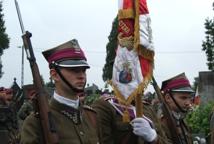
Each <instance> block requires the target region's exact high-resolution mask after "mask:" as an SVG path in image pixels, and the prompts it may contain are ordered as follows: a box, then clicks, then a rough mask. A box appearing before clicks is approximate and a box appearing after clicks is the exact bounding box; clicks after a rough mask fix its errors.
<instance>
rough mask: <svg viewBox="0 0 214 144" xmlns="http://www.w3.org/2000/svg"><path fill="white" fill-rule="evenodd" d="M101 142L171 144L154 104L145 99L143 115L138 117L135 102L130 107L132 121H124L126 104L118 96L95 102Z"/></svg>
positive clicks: (111, 143)
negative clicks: (119, 101) (153, 106)
mask: <svg viewBox="0 0 214 144" xmlns="http://www.w3.org/2000/svg"><path fill="white" fill-rule="evenodd" d="M93 107H94V108H95V110H96V112H97V129H98V136H99V141H100V143H101V144H170V143H171V142H170V140H168V139H167V137H166V135H165V133H164V131H162V128H161V124H160V121H159V120H158V118H157V115H156V113H155V112H154V111H153V108H152V106H151V105H150V104H149V103H148V102H145V101H143V108H142V109H143V116H142V117H140V118H136V116H135V113H136V112H135V104H134V102H133V103H132V105H130V107H129V108H128V112H129V115H130V120H131V122H123V120H122V117H123V114H124V109H125V106H124V105H122V104H120V103H118V100H117V98H116V97H102V98H101V99H99V100H98V101H96V102H95V103H94V104H93Z"/></svg>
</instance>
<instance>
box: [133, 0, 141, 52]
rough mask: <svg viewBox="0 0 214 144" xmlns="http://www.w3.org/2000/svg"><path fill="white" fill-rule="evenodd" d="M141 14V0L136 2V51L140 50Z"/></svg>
mask: <svg viewBox="0 0 214 144" xmlns="http://www.w3.org/2000/svg"><path fill="white" fill-rule="evenodd" d="M139 12H140V8H139V0H135V21H134V49H138V46H139V44H140V26H139Z"/></svg>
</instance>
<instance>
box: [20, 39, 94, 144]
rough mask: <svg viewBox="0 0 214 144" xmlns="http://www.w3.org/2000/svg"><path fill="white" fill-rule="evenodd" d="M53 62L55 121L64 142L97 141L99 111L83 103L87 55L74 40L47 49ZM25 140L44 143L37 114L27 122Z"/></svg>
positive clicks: (51, 72) (75, 143)
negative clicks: (96, 118) (96, 120)
mask: <svg viewBox="0 0 214 144" xmlns="http://www.w3.org/2000/svg"><path fill="white" fill-rule="evenodd" d="M43 55H44V57H45V59H46V60H47V61H48V63H49V68H50V75H51V78H52V79H53V80H54V82H55V91H54V94H53V96H52V97H51V99H50V103H49V106H50V109H51V112H52V115H53V122H54V125H55V127H56V132H57V135H58V137H59V143H61V144H71V143H73V144H97V143H98V138H97V134H96V129H95V123H94V119H93V117H94V116H95V115H96V113H95V111H94V110H93V109H92V108H90V107H87V106H84V105H82V104H81V102H80V100H79V95H82V93H83V91H84V87H85V84H86V70H87V69H88V68H89V65H88V63H87V60H86V57H85V55H84V53H83V51H82V49H81V48H80V46H79V44H78V41H77V40H75V39H73V40H71V41H68V42H66V43H63V44H61V45H59V46H57V47H55V48H52V49H49V50H46V51H44V52H43ZM21 143H23V144H27V143H31V144H42V143H43V141H42V131H41V126H40V123H39V118H38V116H37V114H31V115H29V116H28V117H27V118H26V119H25V121H24V124H23V129H22V133H21Z"/></svg>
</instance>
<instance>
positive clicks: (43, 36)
mask: <svg viewBox="0 0 214 144" xmlns="http://www.w3.org/2000/svg"><path fill="white" fill-rule="evenodd" d="M212 2H213V0H203V1H201V0H148V7H149V11H150V16H151V19H152V30H153V37H154V45H155V51H156V56H155V70H154V76H155V77H156V79H157V81H158V83H159V84H161V81H162V80H165V79H168V78H170V77H172V76H174V75H176V74H178V73H181V72H185V73H186V75H187V77H188V78H189V79H190V80H191V82H192V81H193V80H194V77H197V76H198V72H199V71H206V70H207V66H206V56H205V54H204V52H202V51H201V49H202V47H201V44H202V40H204V37H205V34H204V31H205V29H204V22H205V19H206V18H207V17H209V18H212V17H213V11H212ZM18 3H19V6H20V9H21V14H22V19H23V22H24V26H25V30H28V31H30V32H31V33H32V34H33V37H32V38H31V41H32V45H33V48H34V53H35V56H36V59H37V63H38V65H39V69H40V73H41V74H42V75H43V77H44V79H45V81H46V82H47V81H49V71H48V65H47V62H46V61H45V59H44V58H43V56H42V54H41V51H43V50H45V49H49V48H52V47H55V46H56V45H58V44H60V43H63V42H65V41H68V40H70V39H72V38H76V39H78V41H79V43H80V46H81V47H82V48H83V50H84V51H85V54H86V56H87V58H88V62H89V64H90V65H91V69H90V70H88V72H87V74H88V83H89V84H92V83H96V84H97V85H98V86H99V87H100V88H102V87H103V86H104V82H103V81H102V68H103V65H104V63H105V56H106V54H105V49H106V44H107V42H108V39H107V37H108V36H109V33H110V31H111V25H112V21H113V19H114V18H115V16H116V14H117V1H116V0H90V1H88V0H75V1H74V0H46V1H44V0H37V1H34V0H18ZM3 13H4V15H5V16H4V20H5V26H6V28H7V33H8V35H9V37H10V39H11V41H10V48H9V49H8V50H6V51H5V52H4V55H3V56H2V58H1V59H2V62H3V71H4V73H5V74H4V75H3V77H2V78H1V79H0V86H5V87H9V86H10V85H11V84H12V81H13V78H14V77H16V78H17V82H18V84H21V49H19V48H17V47H18V46H21V45H22V39H21V29H20V26H19V22H18V17H17V13H16V9H15V4H14V0H3ZM24 66H25V71H24V73H25V76H24V84H29V83H32V76H31V71H30V68H29V63H28V61H27V60H26V56H25V65H24ZM149 89H150V88H149Z"/></svg>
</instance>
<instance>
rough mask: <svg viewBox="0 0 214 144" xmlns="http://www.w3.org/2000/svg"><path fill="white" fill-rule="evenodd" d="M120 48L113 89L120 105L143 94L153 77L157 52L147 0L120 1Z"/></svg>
mask: <svg viewBox="0 0 214 144" xmlns="http://www.w3.org/2000/svg"><path fill="white" fill-rule="evenodd" d="M118 4H119V10H118V21H119V26H118V48H117V52H116V57H115V62H114V66H113V75H112V83H111V84H112V86H113V89H114V92H115V96H116V97H117V99H118V100H119V102H120V103H121V104H124V105H127V106H129V105H130V103H131V102H132V101H133V100H134V98H135V97H136V96H137V95H139V94H140V95H141V94H143V92H144V90H145V89H146V87H147V85H148V83H149V82H150V80H151V77H152V74H153V64H154V48H153V42H152V31H151V27H150V22H151V20H150V17H149V11H148V8H147V3H146V0H119V3H118Z"/></svg>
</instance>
